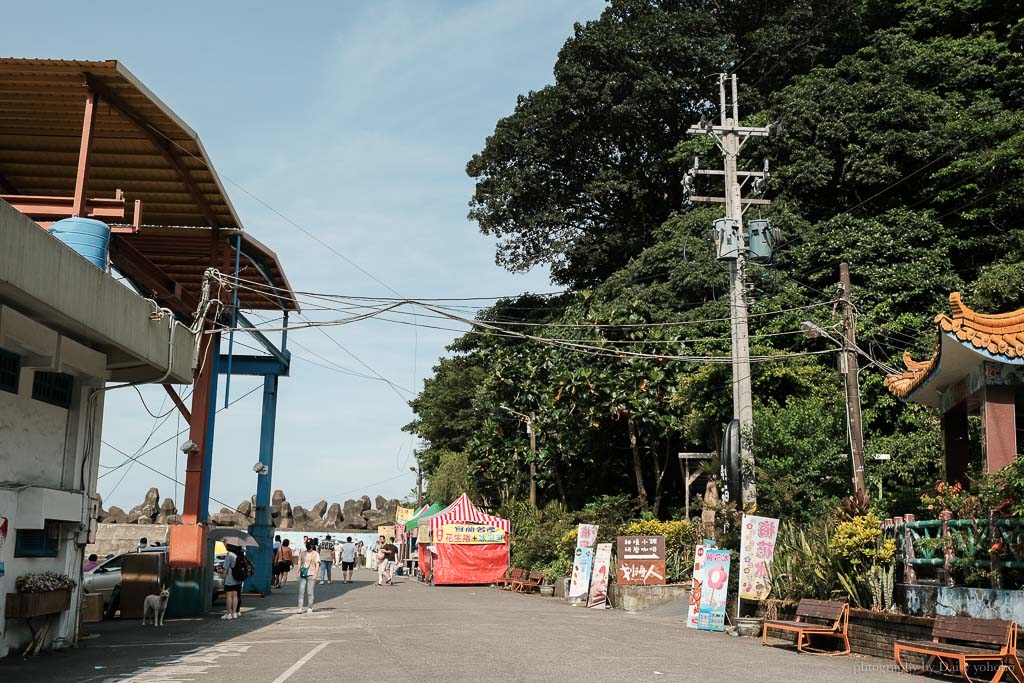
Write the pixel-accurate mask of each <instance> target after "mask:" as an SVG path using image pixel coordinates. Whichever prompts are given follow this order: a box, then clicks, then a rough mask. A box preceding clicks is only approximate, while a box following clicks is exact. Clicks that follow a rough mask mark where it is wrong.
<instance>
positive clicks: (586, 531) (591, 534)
mask: <svg viewBox="0 0 1024 683" xmlns="http://www.w3.org/2000/svg"><path fill="white" fill-rule="evenodd" d="M595 543H597V525H596V524H580V526H579V528H578V529H577V530H576V547H577V548H593V547H594V544H595Z"/></svg>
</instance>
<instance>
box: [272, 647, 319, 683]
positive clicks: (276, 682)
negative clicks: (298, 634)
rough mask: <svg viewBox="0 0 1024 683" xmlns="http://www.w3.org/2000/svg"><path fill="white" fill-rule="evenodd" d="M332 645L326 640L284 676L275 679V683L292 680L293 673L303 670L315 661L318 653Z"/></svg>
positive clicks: (289, 668) (292, 666) (290, 668)
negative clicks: (314, 658) (310, 661)
mask: <svg viewBox="0 0 1024 683" xmlns="http://www.w3.org/2000/svg"><path fill="white" fill-rule="evenodd" d="M330 644H331V641H329V640H325V641H324V642H322V643H320V644H319V645H317V646H316V647H314V648H313V649H312V650H310V651H309V652H307V653H306V656H305V657H303V658H302V659H300V660H299V661H297V662H295V663H294V664H292V665H291V666H290V667H288V670H287V671H285V672H284V673H283V674H281V675H280V676H278V677H277V678H275V679H274V683H284V682H285V681H287V680H288V679H289V678H291V676H292V674H293V673H295V672H296V671H298V670H299V669H301V668H302V667H303V666H305V665H306V663H307V662H308V661H309V660H311V659H313V657H315V656H316V653H317V652H320V650H322V649H324V648H325V647H327V646H328V645H330Z"/></svg>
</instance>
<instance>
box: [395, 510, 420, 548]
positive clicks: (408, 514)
mask: <svg viewBox="0 0 1024 683" xmlns="http://www.w3.org/2000/svg"><path fill="white" fill-rule="evenodd" d="M415 515H416V511H415V510H413V509H412V508H404V507H402V506H401V505H399V506H398V508H396V509H395V540H396V541H398V542H399V543H404V542H405V539H406V538H407V536H406V533H405V523H406V522H408V521H409V520H410V519H412V518H413V517H414V516H415Z"/></svg>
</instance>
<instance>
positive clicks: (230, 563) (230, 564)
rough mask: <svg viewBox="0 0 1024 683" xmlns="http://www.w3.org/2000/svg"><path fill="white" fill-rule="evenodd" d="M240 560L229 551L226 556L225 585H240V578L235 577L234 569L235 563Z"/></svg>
mask: <svg viewBox="0 0 1024 683" xmlns="http://www.w3.org/2000/svg"><path fill="white" fill-rule="evenodd" d="M236 562H238V557H236V556H235V554H234V553H232V552H228V554H227V555H225V556H224V585H225V586H236V585H238V579H236V578H235V575H234V573H233V572H232V570H233V569H234V568H235V563H236Z"/></svg>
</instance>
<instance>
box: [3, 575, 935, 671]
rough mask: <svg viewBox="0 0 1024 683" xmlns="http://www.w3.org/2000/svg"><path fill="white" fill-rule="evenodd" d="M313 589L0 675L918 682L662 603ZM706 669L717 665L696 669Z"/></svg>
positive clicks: (14, 666) (367, 583) (107, 641)
mask: <svg viewBox="0 0 1024 683" xmlns="http://www.w3.org/2000/svg"><path fill="white" fill-rule="evenodd" d="M317 598H318V599H319V600H320V602H318V603H317V606H316V611H314V612H313V613H312V614H303V615H299V614H295V611H296V609H295V607H294V604H295V599H296V586H295V585H294V584H289V586H288V587H286V588H285V589H284V590H283V591H280V592H275V594H274V595H273V596H272V597H270V598H265V599H263V598H245V599H244V600H243V614H242V617H241V618H240V619H237V620H233V621H221V620H220V619H218V618H216V617H207V618H202V619H176V620H168V622H167V626H166V627H164V628H162V629H161V628H154V627H152V626H146V627H145V628H142V627H141V626H140V625H139V622H137V621H135V622H125V623H116V622H110V623H104V624H96V625H91V626H90V629H89V630H90V632H91V633H92V634H95V637H93V638H89V639H86V640H83V641H82V643H81V645H80V647H78V648H76V649H74V650H70V651H67V652H62V653H54V654H50V655H44V656H41V657H38V658H35V659H32V660H21V659H20V658H17V657H9V658H7V659H6V660H3V661H0V681H4V683H15V682H20V681H33V682H44V683H65V682H66V683H71V682H75V683H89V682H92V683H108V682H109V683H115V682H116V683H123V682H125V681H131V682H146V683H152V682H162V683H168V682H170V681H204V682H210V683H212V682H216V683H264V682H265V683H284V682H285V681H292V682H293V683H298V682H300V681H323V682H324V683H327V682H329V681H353V682H354V681H373V680H385V679H386V680H403V681H410V682H411V681H417V682H418V681H559V682H560V683H564V682H566V681H583V680H586V681H627V680H628V681H636V680H652V681H704V680H722V679H723V678H724V680H730V679H733V680H735V679H737V677H739V676H742V677H743V679H744V680H746V681H794V682H798V683H799V682H805V681H806V682H807V683H811V682H813V683H830V682H832V681H837V682H839V681H841V682H843V683H853V682H854V681H856V683H861V682H864V683H873V682H875V681H904V682H905V683H906V682H908V681H911V680H920V679H910V678H909V677H907V676H906V675H903V674H897V673H893V672H891V670H890V669H891V666H890V664H891V663H890V662H886V661H881V660H876V659H868V658H862V657H834V658H833V657H813V656H810V655H798V654H796V653H794V652H791V651H785V650H777V649H774V648H766V647H762V646H761V645H760V643H759V642H757V641H755V640H751V639H738V638H730V637H728V636H725V635H721V634H712V633H703V632H697V631H694V630H691V629H687V628H686V627H685V626H684V625H683V624H682V623H680V622H679V620H678V619H677V618H673V617H671V616H666V613H664V612H663V613H661V614H660V615H655V616H651V615H646V616H633V615H628V614H625V613H622V612H619V611H618V610H606V611H598V610H587V609H583V608H574V607H570V606H568V605H567V604H565V603H564V602H562V601H560V600H557V599H554V598H542V597H540V596H536V595H534V596H525V595H515V594H511V593H508V592H506V591H499V590H496V589H493V588H485V587H478V588H477V587H460V588H452V587H436V588H435V587H430V586H424V585H421V584H419V583H416V582H413V581H407V582H404V583H400V584H398V585H396V586H394V587H390V588H387V587H385V588H378V587H376V586H374V585H373V584H372V583H371V578H370V572H369V571H366V570H363V571H361V572H358V573H357V581H356V582H355V583H353V584H350V585H342V584H338V583H334V584H332V585H329V586H317ZM350 666H355V670H354V671H353V670H352V669H349V668H348V667H350ZM707 668H711V669H714V670H715V672H716V673H715V675H712V676H709V677H706V676H705V675H704V674H702V673H701V672H702V671H704V670H706V669H707Z"/></svg>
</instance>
